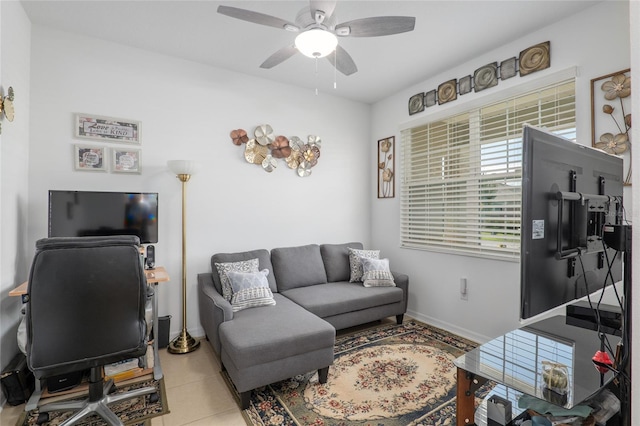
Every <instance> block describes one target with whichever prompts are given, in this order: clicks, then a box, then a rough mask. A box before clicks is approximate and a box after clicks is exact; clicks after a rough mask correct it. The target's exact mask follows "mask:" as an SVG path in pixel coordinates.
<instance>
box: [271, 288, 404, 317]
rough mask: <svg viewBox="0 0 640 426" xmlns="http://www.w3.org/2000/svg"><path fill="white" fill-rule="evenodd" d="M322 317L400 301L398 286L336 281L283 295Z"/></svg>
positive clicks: (400, 293) (298, 289)
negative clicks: (369, 285) (365, 285)
mask: <svg viewBox="0 0 640 426" xmlns="http://www.w3.org/2000/svg"><path fill="white" fill-rule="evenodd" d="M281 293H282V295H284V296H286V297H287V298H289V299H291V300H292V301H294V302H295V303H297V304H298V305H300V306H302V307H303V308H305V309H306V310H308V311H309V312H311V313H314V314H316V315H318V316H319V317H320V318H327V317H330V316H333V315H340V314H344V313H347V312H355V311H359V310H362V309H368V308H372V307H376V306H381V305H387V304H390V303H397V302H401V301H402V300H403V299H402V298H403V291H402V289H401V288H398V287H364V286H363V285H362V283H349V282H335V283H326V284H320V285H314V286H311V287H301V288H294V289H289V290H285V291H282V292H281Z"/></svg>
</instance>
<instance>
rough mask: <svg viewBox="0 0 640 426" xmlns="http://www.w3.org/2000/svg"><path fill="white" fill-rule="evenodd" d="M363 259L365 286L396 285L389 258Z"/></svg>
mask: <svg viewBox="0 0 640 426" xmlns="http://www.w3.org/2000/svg"><path fill="white" fill-rule="evenodd" d="M360 259H361V260H362V271H363V273H362V282H363V283H364V286H365V287H395V286H396V283H395V281H393V275H392V274H391V271H390V270H389V259H368V258H366V257H362V258H360Z"/></svg>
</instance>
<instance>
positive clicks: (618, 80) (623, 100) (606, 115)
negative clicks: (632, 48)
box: [591, 69, 632, 185]
mask: <svg viewBox="0 0 640 426" xmlns="http://www.w3.org/2000/svg"><path fill="white" fill-rule="evenodd" d="M630 95H631V73H630V69H626V70H622V71H617V72H614V73H611V74H607V75H603V76H601V77H597V78H594V79H592V80H591V137H592V145H593V146H594V147H596V148H598V149H601V150H603V151H605V152H607V153H609V154H614V155H618V156H620V157H622V158H623V162H624V176H623V179H624V184H625V185H631V165H632V164H631V140H630V136H631V132H630V130H631V96H630Z"/></svg>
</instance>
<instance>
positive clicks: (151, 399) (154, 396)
mask: <svg viewBox="0 0 640 426" xmlns="http://www.w3.org/2000/svg"><path fill="white" fill-rule="evenodd" d="M158 401H160V395H158V393H157V392H156V393H152V394H149V402H150V403H152V404H155V403H156V402H158Z"/></svg>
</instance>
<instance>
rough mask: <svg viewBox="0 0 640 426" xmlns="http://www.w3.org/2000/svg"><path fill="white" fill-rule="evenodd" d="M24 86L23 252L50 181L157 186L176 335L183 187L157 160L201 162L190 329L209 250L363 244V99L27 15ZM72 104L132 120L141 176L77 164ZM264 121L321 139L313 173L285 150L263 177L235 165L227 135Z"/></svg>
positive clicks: (167, 309) (89, 186) (191, 212)
mask: <svg viewBox="0 0 640 426" xmlns="http://www.w3.org/2000/svg"><path fill="white" fill-rule="evenodd" d="M309 78H314V76H313V75H309ZM31 93H32V102H31V111H32V116H31V117H32V124H33V125H32V128H31V141H30V148H31V152H30V162H29V169H30V175H29V199H28V206H29V208H28V217H29V230H28V238H27V240H28V248H29V249H30V250H32V247H33V244H34V242H35V241H36V240H37V239H38V238H42V237H45V236H46V235H47V191H48V190H49V189H71V190H113V191H157V192H159V193H160V195H159V203H160V212H159V222H160V230H159V242H158V244H157V245H156V264H158V265H164V266H165V267H166V268H167V270H168V272H169V274H170V275H171V277H172V280H171V282H170V283H168V284H161V285H160V286H159V288H158V291H159V303H160V309H159V311H160V314H161V315H166V314H169V315H172V317H173V319H172V321H171V334H172V335H175V334H177V332H178V331H179V330H180V328H181V326H182V324H181V318H182V317H181V306H182V305H181V290H180V284H181V195H180V188H181V186H180V182H179V181H178V180H177V179H176V177H175V176H173V175H171V174H170V173H169V172H168V171H167V170H166V162H167V160H171V159H184V158H193V159H197V160H199V161H200V162H201V163H202V164H203V167H202V170H201V172H200V173H199V174H197V175H195V176H193V177H192V179H191V180H190V181H189V183H188V184H187V195H188V196H187V202H188V208H187V234H188V237H187V250H188V268H187V271H188V290H187V293H188V297H187V303H188V307H189V315H188V321H187V322H188V329H189V332H190V333H191V334H192V335H194V336H198V335H202V334H203V331H202V329H201V327H200V322H199V319H198V312H197V300H196V278H195V277H196V274H197V273H199V272H208V271H210V269H211V267H210V257H211V255H212V254H213V253H216V252H233V251H239V250H248V249H256V248H267V249H270V248H273V247H279V246H280V247H282V246H294V245H302V244H309V243H324V242H327V243H339V242H346V241H351V240H362V241H364V242H365V243H366V242H367V240H368V236H369V229H370V219H369V197H370V194H369V193H368V192H367V191H366V190H365V189H366V188H367V184H368V178H369V176H368V171H369V170H368V165H367V164H366V163H367V149H368V148H367V147H368V145H367V144H368V143H369V140H370V137H369V114H370V107H369V106H367V105H364V104H360V103H355V102H351V101H346V100H341V99H339V98H336V97H332V96H330V94H325V93H320V95H318V96H315V94H314V93H313V91H307V90H301V89H297V88H293V87H290V86H287V85H281V84H276V83H272V82H269V81H266V80H262V79H257V78H253V77H248V76H244V75H240V74H237V73H232V72H227V71H224V70H220V69H216V68H212V67H207V66H202V65H199V64H195V63H190V62H187V61H183V60H177V59H173V58H169V57H164V56H160V55H157V54H154V53H150V52H146V51H142V50H138V49H133V48H129V47H124V46H121V45H117V44H113V43H108V42H104V41H100V40H97V39H91V38H83V37H79V36H76V35H71V34H68V33H64V32H58V31H54V30H51V29H47V28H43V27H40V26H35V25H34V27H33V32H32V78H31ZM76 112H81V113H90V114H99V115H106V116H115V117H123V118H130V119H135V120H140V121H142V132H141V134H142V145H141V149H142V174H141V175H118V174H113V173H96V172H76V171H74V170H73V166H72V147H73V145H74V143H91V142H90V141H86V140H79V139H74V137H73V116H74V113H76ZM263 123H268V124H270V125H271V126H272V127H273V129H274V131H275V132H276V133H277V134H284V135H286V136H293V135H297V136H299V137H301V138H303V140H306V138H307V136H308V135H310V134H313V135H319V136H320V137H321V138H322V155H321V157H320V160H319V162H318V165H317V166H316V167H315V168H314V169H313V173H312V175H311V176H310V177H308V178H300V177H298V176H297V175H296V173H295V172H294V171H293V170H291V169H289V168H287V167H286V164H285V163H284V161H283V160H280V162H279V165H278V168H277V169H276V170H275V171H274V172H273V173H271V174H269V173H266V172H265V171H263V170H262V168H261V167H258V166H255V165H252V164H249V163H247V162H246V161H245V159H244V157H243V152H244V151H243V148H240V147H237V146H235V145H233V144H232V143H231V139H230V137H229V132H230V131H231V130H233V129H237V128H244V129H246V130H247V131H249V132H250V133H252V132H253V130H254V128H255V127H256V126H257V125H260V124H263ZM98 144H100V143H98ZM100 145H104V146H120V147H122V146H123V145H117V144H108V143H103V144H100Z"/></svg>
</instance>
